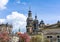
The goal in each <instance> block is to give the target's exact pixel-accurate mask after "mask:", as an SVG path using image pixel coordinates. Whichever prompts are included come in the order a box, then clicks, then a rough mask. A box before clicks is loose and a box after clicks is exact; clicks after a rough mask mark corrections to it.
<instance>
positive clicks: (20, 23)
mask: <svg viewBox="0 0 60 42" xmlns="http://www.w3.org/2000/svg"><path fill="white" fill-rule="evenodd" d="M0 21H1V22H3V23H4V21H5V22H6V21H7V22H8V23H12V25H13V29H14V30H15V31H17V30H18V29H19V28H20V29H21V31H24V32H25V31H26V30H25V29H26V28H25V27H26V16H25V15H23V14H21V13H18V12H12V13H11V14H10V15H7V17H6V19H0Z"/></svg>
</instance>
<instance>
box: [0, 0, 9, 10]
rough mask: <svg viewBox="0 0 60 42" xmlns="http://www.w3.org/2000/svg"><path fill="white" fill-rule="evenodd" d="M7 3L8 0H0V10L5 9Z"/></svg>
mask: <svg viewBox="0 0 60 42" xmlns="http://www.w3.org/2000/svg"><path fill="white" fill-rule="evenodd" d="M7 3H8V0H0V10H2V9H6V5H7Z"/></svg>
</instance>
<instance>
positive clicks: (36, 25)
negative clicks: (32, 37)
mask: <svg viewBox="0 0 60 42" xmlns="http://www.w3.org/2000/svg"><path fill="white" fill-rule="evenodd" d="M33 25H34V28H33V32H35V33H36V32H38V26H39V25H38V20H37V15H35V20H34V22H33Z"/></svg>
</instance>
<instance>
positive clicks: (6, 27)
mask: <svg viewBox="0 0 60 42" xmlns="http://www.w3.org/2000/svg"><path fill="white" fill-rule="evenodd" d="M12 28H13V26H12V25H10V24H8V23H6V24H0V32H8V33H9V34H11V33H12Z"/></svg>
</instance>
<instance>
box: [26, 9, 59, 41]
mask: <svg viewBox="0 0 60 42" xmlns="http://www.w3.org/2000/svg"><path fill="white" fill-rule="evenodd" d="M26 30H27V31H26V32H27V33H28V34H30V35H35V34H41V33H42V34H43V39H48V40H49V42H60V21H58V22H57V23H55V24H51V25H45V23H44V21H43V20H41V21H40V23H39V21H38V19H37V16H35V19H33V18H32V12H31V10H29V11H28V17H27V25H26Z"/></svg>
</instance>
